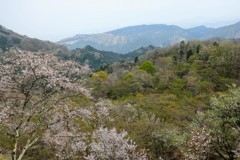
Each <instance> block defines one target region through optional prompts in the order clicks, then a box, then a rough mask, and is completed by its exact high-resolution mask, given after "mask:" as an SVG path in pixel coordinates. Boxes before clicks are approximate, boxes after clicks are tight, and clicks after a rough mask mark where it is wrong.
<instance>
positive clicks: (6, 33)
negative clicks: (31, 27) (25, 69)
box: [0, 25, 66, 52]
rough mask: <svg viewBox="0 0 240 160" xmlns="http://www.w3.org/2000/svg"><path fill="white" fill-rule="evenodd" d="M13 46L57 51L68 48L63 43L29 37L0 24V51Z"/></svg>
mask: <svg viewBox="0 0 240 160" xmlns="http://www.w3.org/2000/svg"><path fill="white" fill-rule="evenodd" d="M11 47H19V48H21V49H23V50H28V51H33V52H35V51H40V50H41V51H56V50H59V49H60V50H66V48H65V47H64V46H62V45H59V44H56V43H53V42H50V41H42V40H39V39H35V38H29V37H27V36H23V35H20V34H18V33H15V32H13V31H11V30H9V29H7V28H5V27H3V26H1V25H0V51H6V50H8V49H9V48H11Z"/></svg>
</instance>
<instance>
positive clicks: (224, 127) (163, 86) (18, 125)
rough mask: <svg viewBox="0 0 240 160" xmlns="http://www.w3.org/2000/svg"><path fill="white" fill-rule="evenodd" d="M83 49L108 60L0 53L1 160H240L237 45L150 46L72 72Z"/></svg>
mask: <svg viewBox="0 0 240 160" xmlns="http://www.w3.org/2000/svg"><path fill="white" fill-rule="evenodd" d="M20 48H21V47H20ZM89 50H91V52H92V53H93V55H94V56H95V57H98V56H99V55H100V56H101V54H107V55H108V56H109V54H111V53H112V52H98V51H96V50H95V49H94V48H91V47H90V46H88V47H86V48H85V50H84V49H82V50H81V49H77V50H74V51H68V50H65V49H59V48H58V50H57V51H56V52H55V51H54V52H53V50H52V49H50V50H45V51H42V50H41V49H40V50H37V52H31V51H26V50H23V48H21V49H16V48H12V49H7V50H6V51H5V50H4V51H2V53H1V56H0V75H1V76H0V86H1V87H0V155H1V156H0V159H1V157H4V158H2V159H5V157H6V159H8V158H9V159H13V160H21V159H26V160H30V159H34V160H42V159H49V160H51V159H52V160H55V159H63V160H70V159H71V160H72V159H73V160H74V159H86V160H103V159H109V160H113V159H119V160H125V159H129V160H147V159H153V160H155V159H164V160H174V159H175V160H179V159H189V160H204V159H206V160H207V159H224V160H225V159H230V160H234V159H238V158H239V156H240V154H239V152H240V139H239V138H240V88H239V85H240V66H239V64H240V41H239V40H217V39H214V40H207V41H189V42H185V41H181V42H180V43H178V44H176V45H174V46H172V47H168V48H154V47H152V46H150V47H149V49H145V48H141V49H140V50H136V52H134V54H132V55H136V57H131V56H132V55H131V56H130V57H131V59H125V60H118V62H115V63H112V64H108V65H106V66H105V67H99V66H100V65H99V64H98V63H100V61H97V67H98V70H96V69H95V70H94V71H93V70H91V69H90V68H89V66H88V65H82V64H81V63H80V64H81V65H80V64H79V62H82V59H80V58H78V57H80V55H81V52H86V53H87V52H88V51H89ZM143 52H144V53H145V54H143ZM71 53H75V54H73V55H74V56H75V57H74V56H73V57H71ZM85 55H87V54H85ZM90 57H91V56H90ZM92 62H94V61H92ZM109 63H111V62H109Z"/></svg>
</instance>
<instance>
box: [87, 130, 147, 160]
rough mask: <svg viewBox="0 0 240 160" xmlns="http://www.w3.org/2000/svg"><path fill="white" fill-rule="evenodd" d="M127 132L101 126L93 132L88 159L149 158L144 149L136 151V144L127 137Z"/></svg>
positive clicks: (136, 159) (144, 159) (132, 159)
mask: <svg viewBox="0 0 240 160" xmlns="http://www.w3.org/2000/svg"><path fill="white" fill-rule="evenodd" d="M126 136H127V132H126V131H122V132H120V133H118V132H117V130H116V129H115V128H113V129H110V130H108V129H107V128H103V127H100V128H99V129H97V130H96V131H94V132H93V134H92V140H93V141H92V143H91V144H90V154H89V155H88V156H87V157H85V158H86V160H97V159H119V160H147V159H148V158H147V156H146V154H145V152H144V151H142V152H136V147H137V146H136V144H135V143H134V142H132V141H131V140H130V139H128V138H126Z"/></svg>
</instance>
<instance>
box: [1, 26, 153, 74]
mask: <svg viewBox="0 0 240 160" xmlns="http://www.w3.org/2000/svg"><path fill="white" fill-rule="evenodd" d="M12 47H18V48H20V49H22V50H27V51H33V52H37V51H44V52H46V53H49V54H55V55H56V56H58V57H60V58H62V59H71V60H74V61H77V62H79V63H81V64H89V65H90V66H91V68H92V69H95V70H97V69H99V68H101V67H104V66H107V65H108V64H112V63H114V62H120V61H134V59H135V57H138V56H141V55H143V54H145V53H146V52H148V51H150V50H153V49H155V47H154V46H148V47H141V48H139V49H136V50H134V51H131V52H130V53H128V54H124V55H123V54H119V53H115V52H111V51H102V50H97V49H95V48H93V47H91V46H89V45H88V46H86V47H84V48H77V49H74V50H68V49H67V48H66V47H64V46H62V45H59V44H56V43H53V42H49V41H42V40H39V39H35V38H29V37H27V36H23V35H20V34H18V33H16V32H14V31H11V30H9V29H7V28H5V27H3V26H1V25H0V54H1V52H5V51H7V50H9V49H10V48H12Z"/></svg>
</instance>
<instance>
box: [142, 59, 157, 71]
mask: <svg viewBox="0 0 240 160" xmlns="http://www.w3.org/2000/svg"><path fill="white" fill-rule="evenodd" d="M139 69H141V70H144V71H146V72H147V73H149V74H153V73H155V72H156V67H155V66H154V65H153V63H152V62H151V61H146V62H144V63H143V64H142V65H141V66H140V67H139Z"/></svg>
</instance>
